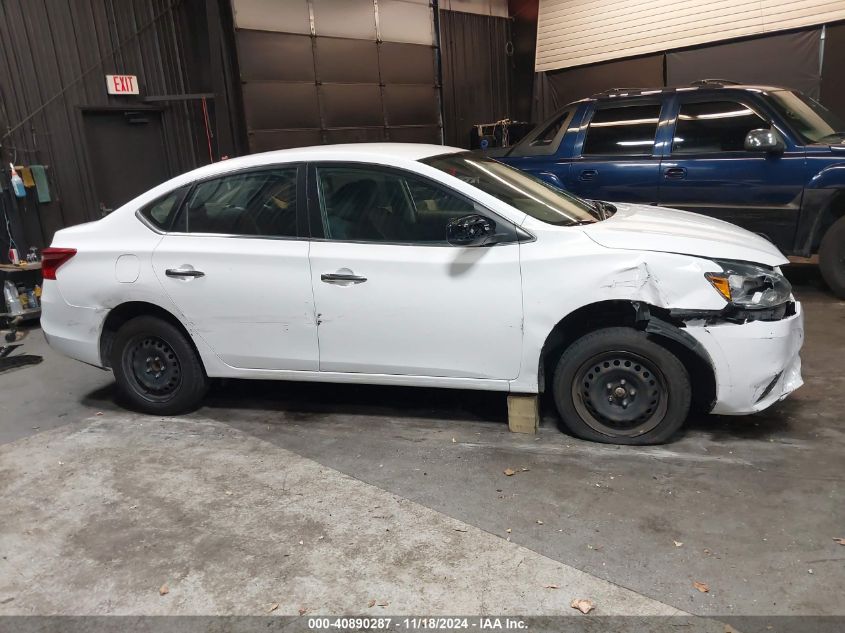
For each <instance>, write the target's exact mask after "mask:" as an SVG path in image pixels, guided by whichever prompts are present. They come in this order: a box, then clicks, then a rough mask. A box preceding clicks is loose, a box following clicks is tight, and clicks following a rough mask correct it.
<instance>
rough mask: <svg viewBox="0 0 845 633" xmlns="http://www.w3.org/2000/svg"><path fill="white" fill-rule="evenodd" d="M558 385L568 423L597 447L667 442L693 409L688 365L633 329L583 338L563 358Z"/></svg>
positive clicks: (557, 398) (559, 400)
mask: <svg viewBox="0 0 845 633" xmlns="http://www.w3.org/2000/svg"><path fill="white" fill-rule="evenodd" d="M553 380H554V384H553V393H554V399H555V404H556V405H557V409H558V412H559V413H560V416H561V418H562V419H563V423H564V424H565V425H566V427H567V428H568V429H569V430H570V431H571V432H572V433H573V434H574V435H576V436H578V437H581V438H584V439H587V440H592V441H596V442H607V443H614V444H659V443H661V442H665V441H667V440H668V439H669V438H670V437H671V436H672V435H673V434H674V433H675V432H676V431H677V430H678V429H679V428H680V427H681V425H682V424H683V423H684V421H685V420H686V417H687V414H688V413H689V409H690V400H691V387H690V381H689V375H688V373H687V370H686V368H685V367H684V365H683V363H681V361H680V360H678V358H677V357H676V356H675V355H674V354H672V353H671V352H670V351H669V350H667V349H666V348H664V347H662V346H660V345H658V344H657V343H655V342H654V341H652V340H650V339H649V338H648V336H647V335H646V334H645V332H641V331H639V330H634V329H632V328H626V327H611V328H603V329H601V330H596V331H594V332H590V333H589V334H586V335H584V336H582V337H581V338H580V339H578V340H577V341H575V342H574V343H573V344H572V345H570V346H569V347H568V348H567V349H566V351H564V353H563V354H562V356H561V358H560V360H559V361H558V364H557V368H556V370H555V373H554V378H553Z"/></svg>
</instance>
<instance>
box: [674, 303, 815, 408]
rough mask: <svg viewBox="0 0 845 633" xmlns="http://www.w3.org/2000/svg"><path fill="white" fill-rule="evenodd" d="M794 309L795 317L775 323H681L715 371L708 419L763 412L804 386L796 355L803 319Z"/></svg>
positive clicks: (799, 343) (799, 305) (797, 307)
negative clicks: (707, 355) (712, 398)
mask: <svg viewBox="0 0 845 633" xmlns="http://www.w3.org/2000/svg"><path fill="white" fill-rule="evenodd" d="M793 305H794V311H792V312H794V313H792V314H790V315H789V316H786V317H785V318H782V319H779V320H771V321H747V322H745V323H735V322H733V323H732V322H730V321H724V320H723V321H719V322H716V323H713V322H707V321H706V320H702V321H698V322H696V321H693V320H690V321H687V322H686V327H685V328H684V330H685V331H686V332H687V333H688V334H689V335H690V336H692V337H693V338H695V339H696V340H697V341H698V342H699V343H700V344H701V345H702V346H703V347H704V349H705V350H706V351H707V353H708V354H709V355H710V359H711V361H712V363H713V369H714V370H715V374H716V402H715V405H714V406H713V408H712V410H711V413H717V414H721V415H743V414H748V413H755V412H757V411H762V410H763V409H766V408H767V407H769V406H771V405H772V404H774V403H775V402H778V401H779V400H783V399H784V398H786V396H788V395H789V394H790V393H792V392H793V391H795V390H796V389H798V387H800V386H801V385H802V384H804V381H803V380H802V378H801V357H800V355H799V352H800V350H801V345H802V343H803V342H804V314H803V310H802V308H801V304H800V303H799V302H795V303H794V304H793Z"/></svg>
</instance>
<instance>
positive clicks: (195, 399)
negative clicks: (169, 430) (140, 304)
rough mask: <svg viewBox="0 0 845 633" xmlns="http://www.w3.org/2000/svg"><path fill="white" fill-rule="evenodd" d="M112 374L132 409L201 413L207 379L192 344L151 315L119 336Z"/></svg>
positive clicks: (123, 329) (130, 323)
mask: <svg viewBox="0 0 845 633" xmlns="http://www.w3.org/2000/svg"><path fill="white" fill-rule="evenodd" d="M111 361H112V370H113V371H114V377H115V380H116V381H117V385H118V387H119V388H120V392H121V395H122V396H123V397H124V398H125V399H126V401H127V403H128V405H129V406H130V407H132V408H133V409H137V410H138V411H142V412H144V413H150V414H154V415H178V414H180V413H186V412H188V411H191V410H193V409H195V408H197V407H198V406H199V404H200V402H202V399H203V396H205V393H206V391H207V390H208V378H207V377H206V375H205V371H204V370H203V367H202V363H201V362H200V359H199V356H198V355H197V352H196V350H194V347H193V345H191V342H190V341H189V340H188V339H187V337H186V336H185V335H184V334H183V333H182V332H181V331H180V330H179V329H178V328H177V327H175V326H174V325H172V324H171V323H168V322H167V321H164V320H162V319H159V318H156V317H152V316H140V317H136V318H134V319H131V320H129V321H127V322H126V323H125V324H124V325H123V326H122V327H121V328H120V329H119V330H118V332H117V334H116V335H115V340H114V344H113V346H112V359H111Z"/></svg>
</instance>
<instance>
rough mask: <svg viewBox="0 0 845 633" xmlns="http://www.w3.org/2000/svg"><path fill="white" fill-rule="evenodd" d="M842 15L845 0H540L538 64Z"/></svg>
mask: <svg viewBox="0 0 845 633" xmlns="http://www.w3.org/2000/svg"><path fill="white" fill-rule="evenodd" d="M842 19H845V0H540V11H539V18H538V22H537V56H536V62H535V68H536V70H537V71H543V70H554V69H556V68H568V67H570V66H580V65H582V64H590V63H594V62H600V61H606V60H611V59H619V58H622V57H631V56H634V55H642V54H645V53H656V52H660V51H664V50H671V49H675V48H682V47H685V46H694V45H697V44H704V43H707V42H716V41H720V40H727V39H731V38H735V37H743V36H748V35H757V34H761V33H766V32H770V31H779V30H784V29H793V28H800V27H803V26H809V25H813V24H823V23H825V22H831V21H834V20H842Z"/></svg>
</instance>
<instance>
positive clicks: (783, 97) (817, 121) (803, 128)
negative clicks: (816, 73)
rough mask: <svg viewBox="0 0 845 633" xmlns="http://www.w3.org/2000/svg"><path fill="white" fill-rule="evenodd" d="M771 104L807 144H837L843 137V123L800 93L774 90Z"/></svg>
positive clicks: (844, 131)
mask: <svg viewBox="0 0 845 633" xmlns="http://www.w3.org/2000/svg"><path fill="white" fill-rule="evenodd" d="M769 96H771V98H772V103H773V104H774V106H775V109H777V111H778V112H780V113H781V114H782V115H783V116H784V118H786V120H787V122H788V123H789V124H790V125H791V126H792V127H793V128H794V129H795V131H796V132H798V133H799V134H800V135H801V137H802V138H803V139H804V141H806V142H808V143H825V142H838V141H840V140H841V139H842V138H843V137H845V123H843V122H842V121H840V120H839V117H837V116H836V115H835V114H833V113H832V112H831V111H830V110H828V109H827V108H825V107H824V106H823V105H822V104H820V103H819V102H818V101H814V100H813V99H810V98H809V97H807V96H805V95H803V94H801V93H800V92H792V91H790V90H776V91H773V92H770V93H769Z"/></svg>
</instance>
